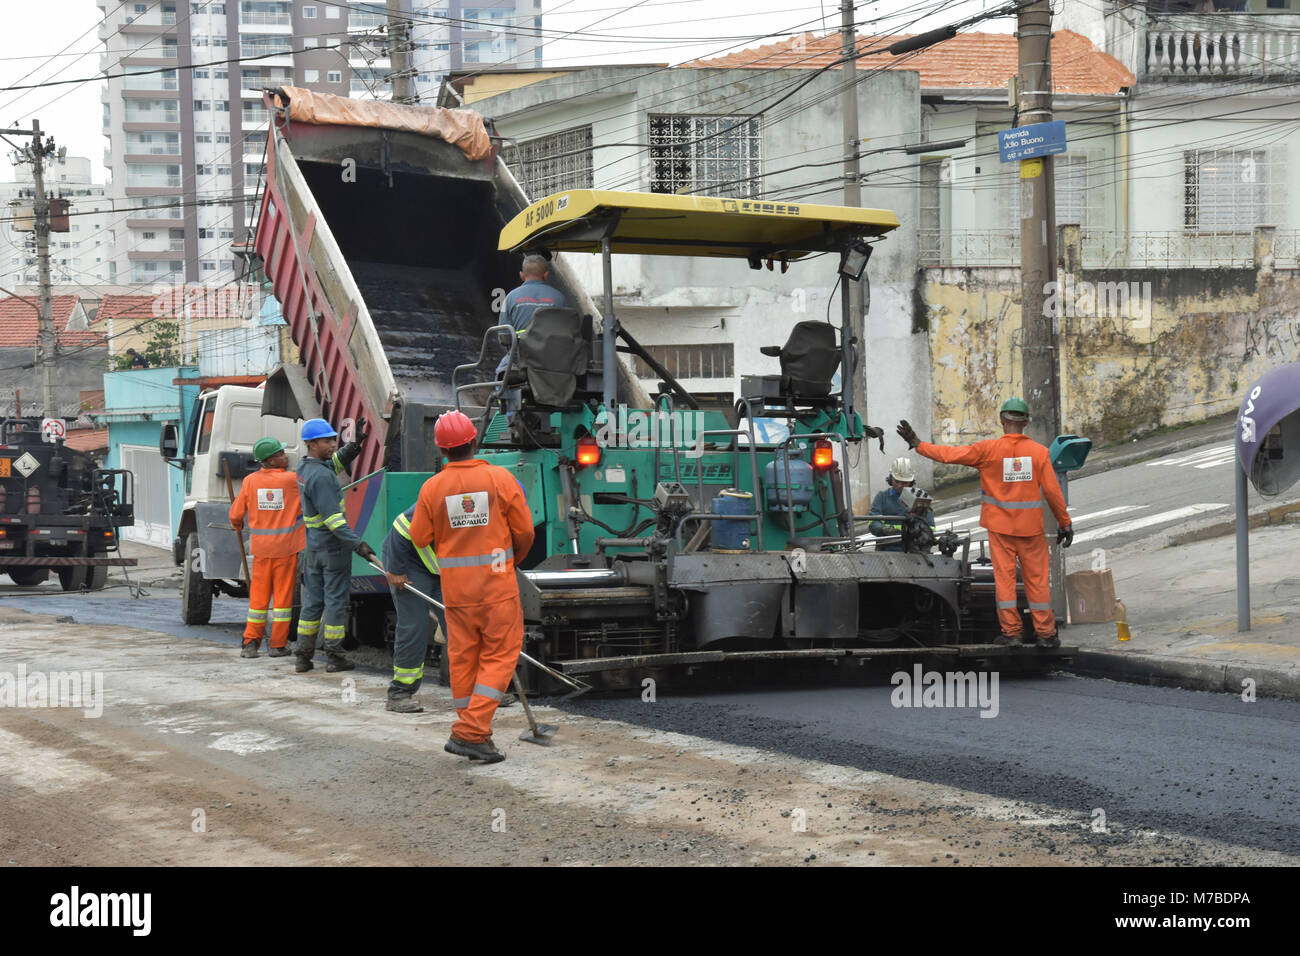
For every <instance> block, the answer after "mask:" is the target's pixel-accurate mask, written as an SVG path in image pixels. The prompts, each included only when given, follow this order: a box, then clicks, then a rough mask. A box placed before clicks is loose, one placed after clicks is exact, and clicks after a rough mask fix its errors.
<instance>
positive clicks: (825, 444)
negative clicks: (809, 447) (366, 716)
mask: <svg viewBox="0 0 1300 956" xmlns="http://www.w3.org/2000/svg"><path fill="white" fill-rule="evenodd" d="M812 464H813V467H814V468H829V467H830V466H831V465H833V464H835V456H834V455H833V454H832V453H831V443H830V442H829V441H827V440H826V439H825V438H819V439H817V441H815V442H813V453H812Z"/></svg>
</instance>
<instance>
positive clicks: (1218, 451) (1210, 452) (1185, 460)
mask: <svg viewBox="0 0 1300 956" xmlns="http://www.w3.org/2000/svg"><path fill="white" fill-rule="evenodd" d="M1232 451H1233V446H1232V445H1216V446H1215V447H1213V448H1202V449H1200V450H1199V451H1195V452H1193V453H1192V454H1190V455H1178V456H1176V457H1172V458H1158V459H1156V460H1155V461H1149V462H1147V463H1146V465H1147V467H1148V468H1158V467H1160V466H1162V465H1176V466H1179V467H1182V466H1184V465H1190V464H1192V463H1193V462H1198V461H1204V460H1205V459H1207V458H1220V457H1222V456H1223V455H1225V454H1228V453H1230V452H1232Z"/></svg>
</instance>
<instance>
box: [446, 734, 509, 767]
mask: <svg viewBox="0 0 1300 956" xmlns="http://www.w3.org/2000/svg"><path fill="white" fill-rule="evenodd" d="M442 749H443V750H445V751H447V753H449V754H456V755H457V756H460V757H468V758H469V759H470V760H481V761H482V762H483V763H500V762H501V761H502V760H505V759H506V755H505V754H503V753H502V752H501V751H499V750H497V748H496V746H495V745H494V744H493V743H492V739H491V738H490V737H489V738H488V739H487V740H485V741H483V742H482V743H479V744H476V743H470V741H468V740H461V739H460V738H458V737H448V738H447V742H446V743H445V744H443V746H442Z"/></svg>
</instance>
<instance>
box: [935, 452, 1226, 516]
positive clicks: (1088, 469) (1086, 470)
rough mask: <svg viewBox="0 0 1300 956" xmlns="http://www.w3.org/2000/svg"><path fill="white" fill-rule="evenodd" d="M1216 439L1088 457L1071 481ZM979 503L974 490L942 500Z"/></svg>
mask: <svg viewBox="0 0 1300 956" xmlns="http://www.w3.org/2000/svg"><path fill="white" fill-rule="evenodd" d="M1226 437H1229V438H1231V437H1232V436H1231V434H1229V435H1228V436H1226ZM1217 440H1218V439H1214V438H1206V437H1205V436H1204V435H1202V436H1201V437H1199V438H1182V439H1179V440H1178V441H1172V442H1169V443H1168V444H1162V445H1159V446H1152V447H1149V448H1144V449H1142V450H1140V451H1130V452H1123V453H1117V454H1114V455H1110V456H1107V457H1104V458H1096V459H1089V460H1088V462H1087V463H1086V464H1084V466H1083V467H1082V468H1080V469H1079V470H1078V471H1076V472H1072V473H1071V474H1070V478H1071V480H1073V481H1078V480H1079V479H1080V478H1088V477H1090V476H1092V475H1100V474H1103V473H1105V472H1108V471H1111V470H1113V469H1115V468H1125V467H1127V466H1128V465H1136V464H1140V463H1141V462H1144V461H1150V460H1151V459H1153V458H1163V457H1165V456H1166V455H1175V454H1177V453H1178V452H1180V451H1187V450H1189V449H1192V448H1197V447H1199V446H1201V445H1208V444H1210V443H1211V442H1214V441H1217ZM979 503H980V492H978V491H974V492H971V493H970V494H966V495H962V496H961V497H960V498H953V499H951V500H947V499H945V500H944V502H943V509H944V511H945V512H949V511H965V510H966V509H967V508H973V507H975V506H976V505H977V504H979ZM940 517H942V516H940Z"/></svg>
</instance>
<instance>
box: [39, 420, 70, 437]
mask: <svg viewBox="0 0 1300 956" xmlns="http://www.w3.org/2000/svg"><path fill="white" fill-rule="evenodd" d="M67 437H68V426H67V425H66V424H65V423H64V421H63V419H62V418H45V419H42V420H41V440H42V441H48V442H53V441H57V440H58V439H60V438H67Z"/></svg>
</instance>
